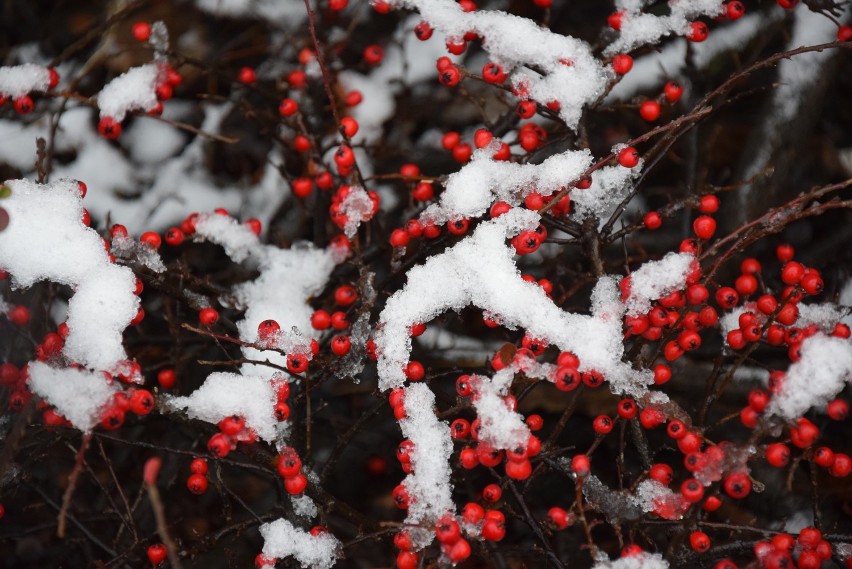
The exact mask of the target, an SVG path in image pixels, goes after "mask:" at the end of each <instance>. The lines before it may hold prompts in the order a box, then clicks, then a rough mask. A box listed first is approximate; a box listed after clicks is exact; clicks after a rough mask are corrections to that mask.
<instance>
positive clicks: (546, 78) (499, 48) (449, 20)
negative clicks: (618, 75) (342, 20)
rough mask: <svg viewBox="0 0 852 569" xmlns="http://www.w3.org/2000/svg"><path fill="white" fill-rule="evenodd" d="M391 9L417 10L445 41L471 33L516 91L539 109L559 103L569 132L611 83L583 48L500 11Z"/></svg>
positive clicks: (417, 2) (418, 1)
mask: <svg viewBox="0 0 852 569" xmlns="http://www.w3.org/2000/svg"><path fill="white" fill-rule="evenodd" d="M393 4H395V5H397V6H405V7H409V8H414V9H416V10H417V11H418V12H420V14H421V15H422V16H423V19H424V20H426V22H428V23H429V25H430V26H431V27H433V28H434V29H436V30H438V31H440V32H442V33H443V34H445V35H446V36H447V38H448V39H450V40H454V39H455V40H459V39H461V38H463V37H464V35H465V34H466V33H468V32H474V33H476V34H477V35H478V36H479V37H480V38H482V47H483V49H484V50H485V51H486V52H488V54H489V55H490V56H491V58H492V60H493V61H494V62H495V63H497V64H499V65H502V66H503V67H504V68H505V69H506V71H507V72H509V71H513V73H512V76H511V80H512V83H513V84H514V86H515V89H516V90H517V91H518V92H519V93H521V94H523V95H525V97H528V98H530V99H533V100H535V101H538V102H540V103H542V104H546V103H548V102H551V101H556V102H558V103H559V105H560V109H559V116H560V117H561V118H562V120H564V121H565V123H566V124H567V125H568V126H569V127H570V128H576V127H577V124H578V123H579V121H580V116H581V115H582V111H583V107H585V106H587V105H589V104H590V103H592V102H594V101H595V100H597V99H598V98H599V97H600V96H601V95H602V94H603V92H604V89H605V88H606V84H607V81H608V79H609V78H610V77H612V72H611V71H608V69H607V68H606V67H604V66H603V65H602V64H601V63H600V62H599V61H598V60H597V59H596V58H595V56H594V55H593V53H592V50H591V47H590V46H589V45H588V44H587V43H586V42H584V41H581V40H578V39H575V38H572V37H568V36H563V35H559V34H555V33H553V32H551V31H550V30H547V29H545V28H542V27H541V26H539V25H538V24H536V23H535V22H533V21H532V20H529V19H527V18H522V17H519V16H515V15H512V14H507V13H505V12H500V11H486V10H476V11H472V12H465V11H463V10H462V7H461V5H459V4H458V3H457V2H455V1H454V0H396V1H394V2H393ZM522 67H527V68H528V69H529V70H522V69H521V68H522ZM532 69H535V71H534V72H533V71H531V70H532Z"/></svg>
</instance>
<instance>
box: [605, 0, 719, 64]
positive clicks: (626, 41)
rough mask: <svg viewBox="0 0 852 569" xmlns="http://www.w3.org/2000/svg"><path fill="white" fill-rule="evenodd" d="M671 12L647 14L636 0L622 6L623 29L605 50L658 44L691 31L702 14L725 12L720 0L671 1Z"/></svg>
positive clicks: (613, 51)
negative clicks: (661, 14) (665, 38)
mask: <svg viewBox="0 0 852 569" xmlns="http://www.w3.org/2000/svg"><path fill="white" fill-rule="evenodd" d="M669 7H670V8H671V12H670V13H669V14H668V15H666V16H657V15H654V14H643V13H641V12H640V8H641V7H640V6H639V5H637V4H634V3H631V5H628V6H624V7H622V10H623V11H624V15H623V17H622V19H621V30H620V33H619V36H618V38H617V39H616V40H615V41H614V42H612V43H611V44H610V45H609V46H607V48H606V49H605V50H604V54H605V55H608V56H611V55H615V54H616V53H626V52H629V51H631V50H633V49H636V48H637V47H639V46H642V45H650V44H655V43H657V42H659V41H660V39H662V38H663V37H665V36H667V35H670V34H677V35H688V34H689V33H690V23H691V22H692V21H693V20H695V19H697V18H698V17H699V16H707V17H715V16H719V15H721V14H723V13H724V11H725V7H724V4H723V3H722V2H721V1H720V0H676V1H673V2H669Z"/></svg>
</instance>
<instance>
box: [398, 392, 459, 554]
mask: <svg viewBox="0 0 852 569" xmlns="http://www.w3.org/2000/svg"><path fill="white" fill-rule="evenodd" d="M404 404H405V417H404V418H403V419H401V420H400V422H399V425H400V428H401V429H402V434H403V436H405V437H406V438H407V439H409V440H411V442H412V443H414V448H413V450H412V451H411V454H410V456H411V466H412V469H413V472H412V473H411V474H409V475H408V476H406V478H405V480H404V481H403V485H404V486H405V489H406V491H407V492H408V495H409V506H408V516H407V517H406V518H405V521H406V523H409V524H421V523H423V524H426V525H431V524H434V523H435V522H437V521H438V520H439V519H440V518H441V517H442V516H443V515H444V514H446V513H447V512H451V511H453V510H454V508H455V506H454V504H453V497H452V484H451V483H450V474H451V469H450V455H451V454H452V452H453V441H452V439H451V438H450V426H449V425H448V424H447V423H446V422H445V421H439V420H438V418H437V417H436V416H435V412H434V411H433V408H434V406H435V394H434V393H432V391H431V390H430V389H429V387H428V386H427V385H426V384H423V383H415V384H413V385H410V386H409V387H407V388H406V389H405V397H404ZM432 537H434V535H430V537H429V540H430V541H431V538H432Z"/></svg>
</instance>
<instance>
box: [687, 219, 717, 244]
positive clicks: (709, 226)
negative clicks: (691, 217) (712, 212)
mask: <svg viewBox="0 0 852 569" xmlns="http://www.w3.org/2000/svg"><path fill="white" fill-rule="evenodd" d="M692 229H693V231H695V235H696V237H698V238H699V239H710V238H711V237H713V234H714V233H715V232H716V220H715V219H713V218H712V217H710V216H709V215H702V216H700V217H698V218H697V219H696V220H695V221H693V222H692Z"/></svg>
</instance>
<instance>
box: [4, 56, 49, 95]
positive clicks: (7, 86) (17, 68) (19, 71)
mask: <svg viewBox="0 0 852 569" xmlns="http://www.w3.org/2000/svg"><path fill="white" fill-rule="evenodd" d="M49 88H50V71H49V70H48V69H47V67H43V66H41V65H36V64H34V63H25V64H23V65H14V66H7V67H0V96H2V95H5V96H7V97H11V98H13V99H14V98H17V97H20V96H21V95H26V94H27V93H30V92H32V91H47V90H48V89H49Z"/></svg>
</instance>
